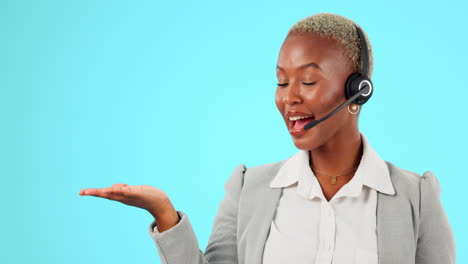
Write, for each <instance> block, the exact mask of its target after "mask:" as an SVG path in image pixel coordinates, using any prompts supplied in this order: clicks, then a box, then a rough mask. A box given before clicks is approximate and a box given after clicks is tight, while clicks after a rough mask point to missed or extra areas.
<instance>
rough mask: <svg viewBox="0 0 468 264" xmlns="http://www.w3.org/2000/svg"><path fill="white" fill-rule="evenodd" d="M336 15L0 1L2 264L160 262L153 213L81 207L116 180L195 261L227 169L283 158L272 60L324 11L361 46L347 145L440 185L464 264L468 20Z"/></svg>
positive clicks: (371, 7)
mask: <svg viewBox="0 0 468 264" xmlns="http://www.w3.org/2000/svg"><path fill="white" fill-rule="evenodd" d="M323 2H325V3H323ZM350 2H351V1H288V2H286V1H275V2H273V1H253V2H252V1H247V0H243V1H231V2H221V1H214V0H213V1H174V2H173V3H168V1H118V0H112V1H110V0H79V1H78V0H77V1H22V0H11V1H5V0H0V33H1V34H0V100H1V101H0V121H1V127H0V128H1V130H0V177H1V191H0V201H1V202H2V205H1V207H2V209H1V217H0V232H1V233H0V259H1V262H2V263H50V264H51V263H57V264H58V263H68V264H72V263H115V264H117V263H159V256H158V254H157V251H156V247H155V245H154V244H153V242H152V240H151V237H150V236H149V234H148V226H149V224H150V223H151V221H152V218H151V215H150V214H148V213H147V212H146V211H143V210H141V209H138V208H133V207H129V206H126V205H123V204H121V203H118V202H113V201H109V200H105V199H100V198H95V197H80V196H79V195H78V192H79V190H80V189H82V188H88V187H106V186H109V185H111V184H113V183H119V182H123V183H128V184H132V185H137V184H150V185H153V186H157V187H159V188H161V189H163V190H165V191H166V192H167V193H168V194H169V196H170V197H171V200H172V202H173V203H174V205H175V207H176V209H178V210H181V211H184V212H186V213H187V214H188V215H189V216H190V220H191V222H192V224H193V227H194V229H195V232H196V234H197V236H198V239H199V244H200V247H201V249H202V250H204V248H205V247H206V244H207V241H208V237H209V235H210V232H211V228H212V223H213V220H214V217H215V214H216V210H217V207H218V204H219V202H220V201H221V199H222V198H223V196H224V189H223V185H224V183H225V182H226V180H227V179H228V178H229V176H230V175H231V173H232V171H233V170H234V168H235V167H236V166H237V165H239V164H240V163H244V164H246V166H247V167H252V166H257V165H262V164H265V163H272V162H276V161H280V160H283V159H286V158H288V157H290V156H291V155H293V154H294V153H296V152H297V149H296V148H295V146H294V144H293V142H292V139H291V137H290V135H289V133H288V131H287V129H286V126H285V124H284V122H283V119H282V118H281V116H280V114H279V112H278V110H277V109H276V106H275V104H274V93H275V89H276V81H277V80H276V74H275V65H276V59H277V56H278V51H279V48H280V46H281V43H282V41H283V40H284V37H285V34H286V32H287V30H288V29H289V28H290V27H291V26H292V25H293V24H294V23H295V22H296V21H298V20H299V19H302V18H304V17H306V16H309V15H312V14H314V13H317V12H332V13H337V14H340V15H344V16H346V17H348V18H350V19H352V20H354V21H356V22H357V23H358V24H360V25H361V26H362V27H363V28H364V30H365V31H366V32H367V34H368V35H369V38H370V40H371V43H372V46H373V48H374V57H375V71H374V75H373V81H374V85H375V92H374V96H373V98H372V99H371V100H370V101H369V102H368V103H367V104H366V105H365V107H364V109H363V112H362V114H361V117H360V129H361V131H362V132H363V133H364V134H365V135H366V136H367V137H368V139H369V141H370V143H371V144H372V146H373V147H374V148H375V149H376V150H377V152H378V153H379V154H380V156H381V157H382V158H383V159H385V160H388V161H391V162H393V163H395V164H396V165H397V166H400V167H402V168H404V169H407V170H411V171H414V172H417V173H420V174H422V173H423V172H424V171H427V170H430V171H433V172H434V173H435V174H436V176H437V177H438V179H439V181H440V183H441V186H442V202H443V205H444V207H445V209H446V211H447V214H448V217H449V219H450V221H451V225H452V227H453V230H454V233H455V237H456V243H457V260H458V262H457V263H468V253H467V252H466V250H465V251H463V250H461V249H463V248H465V249H466V248H467V245H468V232H467V229H466V228H465V226H466V220H467V219H468V214H467V213H466V201H467V198H466V196H465V195H466V193H465V192H466V186H467V184H468V180H467V178H468V176H467V173H466V163H467V161H466V157H467V155H466V151H467V149H468V140H467V138H466V135H467V134H468V124H467V123H468V121H467V118H466V114H467V109H466V100H467V97H468V90H467V84H466V83H467V81H466V80H465V77H466V63H467V60H468V55H467V49H466V47H468V33H467V29H466V28H467V26H468V18H467V17H468V16H467V15H466V10H467V5H466V4H464V3H462V1H459V2H454V1H448V2H447V1H444V2H445V4H442V1H424V2H419V3H416V2H415V1H385V2H384V1H359V2H356V1H354V2H355V3H354V4H352V3H350ZM377 2H380V3H377Z"/></svg>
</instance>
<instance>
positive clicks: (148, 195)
mask: <svg viewBox="0 0 468 264" xmlns="http://www.w3.org/2000/svg"><path fill="white" fill-rule="evenodd" d="M79 194H80V195H81V196H95V197H101V198H106V199H109V200H113V201H118V202H121V203H124V204H126V205H130V206H135V207H139V208H142V209H145V210H147V211H148V212H149V213H150V214H152V215H153V216H154V217H155V218H158V217H161V216H163V215H168V214H172V215H174V213H175V214H176V212H175V209H174V207H173V205H172V203H171V202H170V200H169V197H168V196H167V194H166V193H165V192H164V191H163V190H161V189H158V188H156V187H153V186H150V185H128V184H123V183H117V184H113V185H112V186H110V187H106V188H88V189H82V190H80V193H79Z"/></svg>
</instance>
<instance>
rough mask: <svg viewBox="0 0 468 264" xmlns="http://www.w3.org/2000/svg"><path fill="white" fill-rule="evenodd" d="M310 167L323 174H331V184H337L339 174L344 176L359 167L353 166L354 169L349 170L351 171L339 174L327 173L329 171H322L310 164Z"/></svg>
mask: <svg viewBox="0 0 468 264" xmlns="http://www.w3.org/2000/svg"><path fill="white" fill-rule="evenodd" d="M310 167H311V168H312V169H313V170H314V171H316V172H318V173H321V174H323V175H326V176H329V177H330V183H331V184H336V177H338V176H343V175H346V174H350V173H351V172H353V171H355V170H356V169H357V168H358V167H356V168H353V170H352V171H349V172H346V173H342V174H338V175H330V174H327V173H325V172H321V171H319V170H317V169H316V168H314V167H313V166H312V165H310Z"/></svg>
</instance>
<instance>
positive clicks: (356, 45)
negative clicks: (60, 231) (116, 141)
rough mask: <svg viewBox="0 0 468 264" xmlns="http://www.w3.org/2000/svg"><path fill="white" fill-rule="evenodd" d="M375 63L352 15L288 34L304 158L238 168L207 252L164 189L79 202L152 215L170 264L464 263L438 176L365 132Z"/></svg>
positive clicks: (284, 60)
mask: <svg viewBox="0 0 468 264" xmlns="http://www.w3.org/2000/svg"><path fill="white" fill-rule="evenodd" d="M372 66H373V57H372V50H371V47H370V43H369V40H368V39H367V37H366V36H365V34H364V33H363V32H362V30H361V29H360V28H359V27H358V26H357V25H356V24H355V23H354V22H353V21H351V20H349V19H347V18H344V17H342V16H339V15H334V14H329V13H320V14H316V15H313V16H310V17H307V18H304V19H302V20H301V21H299V22H297V23H296V24H295V25H294V26H293V27H292V28H291V29H290V30H289V32H288V34H287V37H286V39H285V41H284V43H283V45H282V46H281V50H280V53H279V57H278V63H277V77H278V82H279V83H278V87H277V89H276V96H275V103H276V106H277V107H278V110H279V112H280V114H281V115H282V117H283V119H284V121H285V123H286V126H287V128H288V130H289V132H290V134H291V136H292V139H293V142H294V144H295V146H296V147H297V148H298V149H299V152H298V153H297V154H295V155H293V156H292V157H290V158H288V159H286V160H282V161H279V162H276V163H271V164H265V165H262V166H256V167H251V168H249V169H247V168H246V167H245V165H244V164H240V165H239V166H237V167H236V168H235V170H234V172H233V174H232V176H231V177H230V178H229V180H228V181H227V182H226V184H225V190H226V195H225V197H224V199H223V200H222V201H221V203H220V205H219V209H218V212H217V215H216V218H215V221H214V226H213V231H212V234H211V236H210V238H209V242H208V245H207V248H206V250H205V252H204V253H203V252H202V251H201V250H200V249H199V246H198V241H197V238H196V236H195V234H194V232H193V230H192V226H191V224H190V221H189V219H188V216H187V215H186V214H185V213H183V212H181V211H176V209H175V208H174V207H173V205H172V203H171V202H170V199H169V198H168V197H167V195H166V194H165V193H164V191H162V190H160V189H158V188H155V187H152V186H148V185H140V186H129V185H126V184H115V185H113V186H112V187H108V188H102V189H94V188H92V189H83V190H81V191H80V195H92V196H96V197H103V198H107V199H111V200H115V201H120V202H123V203H125V204H128V205H132V206H136V207H140V208H143V209H146V210H148V212H149V213H151V214H152V215H153V216H154V218H155V221H154V222H153V223H152V224H151V225H150V230H149V233H150V235H151V236H152V238H153V239H154V242H155V244H156V247H157V249H158V252H159V255H160V257H161V261H162V263H169V264H179V263H210V264H211V263H264V264H276V263H296V264H297V263H317V264H319V263H320V264H321V263H334V264H339V263H347V264H349V263H369V264H371V263H379V264H387V263H434V264H436V263H437V264H442V263H444V264H445V263H455V241H454V237H453V233H452V230H451V227H450V224H449V222H448V219H447V216H446V214H445V211H444V209H443V207H442V204H441V201H440V186H439V182H438V180H437V178H436V177H435V175H434V174H432V173H431V172H425V173H424V174H423V175H422V176H421V175H418V174H416V173H414V172H410V171H406V170H403V169H401V168H398V167H396V166H395V165H394V164H392V163H390V162H388V161H384V160H382V159H381V158H380V157H379V156H378V154H377V153H376V152H375V151H374V150H373V149H372V147H371V146H370V144H369V142H368V141H367V139H366V137H365V136H364V135H363V134H362V133H361V132H360V131H359V128H358V116H359V112H360V109H361V105H362V104H364V103H365V102H366V101H367V100H368V99H369V98H370V96H371V95H372V91H373V87H372V83H371V81H370V79H369V78H370V76H371V73H372ZM338 106H340V107H339V108H337V107H338ZM343 108H347V109H343ZM333 110H335V111H333ZM314 121H315V122H314ZM311 122H313V123H311ZM312 124H313V125H312ZM309 128H310V129H309Z"/></svg>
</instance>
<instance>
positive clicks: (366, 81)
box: [345, 25, 374, 105]
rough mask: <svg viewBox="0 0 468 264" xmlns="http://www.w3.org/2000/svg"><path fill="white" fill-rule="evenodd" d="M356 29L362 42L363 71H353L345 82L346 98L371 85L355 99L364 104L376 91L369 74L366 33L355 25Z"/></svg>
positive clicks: (357, 102)
mask: <svg viewBox="0 0 468 264" xmlns="http://www.w3.org/2000/svg"><path fill="white" fill-rule="evenodd" d="M355 27H356V31H357V33H358V37H359V41H360V43H361V47H360V50H361V51H360V52H361V55H360V57H361V61H362V65H363V66H362V68H363V69H362V73H358V72H355V73H352V74H351V75H350V76H349V77H348V79H347V80H346V84H345V93H346V99H349V98H351V97H352V96H353V95H355V94H356V93H357V92H359V90H361V89H363V88H365V87H366V86H369V88H370V90H369V91H367V92H365V93H363V94H361V95H360V96H359V97H358V98H356V99H355V100H353V103H355V104H358V105H362V104H364V103H366V102H367V100H369V99H370V98H371V96H372V93H373V92H374V87H373V85H372V81H371V80H370V78H369V77H367V75H368V71H369V54H368V50H367V43H366V39H365V38H364V34H363V33H362V31H361V29H360V28H359V27H358V26H357V25H355Z"/></svg>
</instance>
